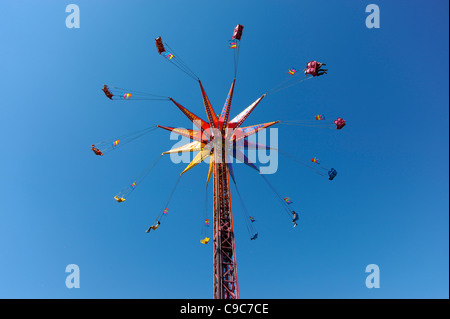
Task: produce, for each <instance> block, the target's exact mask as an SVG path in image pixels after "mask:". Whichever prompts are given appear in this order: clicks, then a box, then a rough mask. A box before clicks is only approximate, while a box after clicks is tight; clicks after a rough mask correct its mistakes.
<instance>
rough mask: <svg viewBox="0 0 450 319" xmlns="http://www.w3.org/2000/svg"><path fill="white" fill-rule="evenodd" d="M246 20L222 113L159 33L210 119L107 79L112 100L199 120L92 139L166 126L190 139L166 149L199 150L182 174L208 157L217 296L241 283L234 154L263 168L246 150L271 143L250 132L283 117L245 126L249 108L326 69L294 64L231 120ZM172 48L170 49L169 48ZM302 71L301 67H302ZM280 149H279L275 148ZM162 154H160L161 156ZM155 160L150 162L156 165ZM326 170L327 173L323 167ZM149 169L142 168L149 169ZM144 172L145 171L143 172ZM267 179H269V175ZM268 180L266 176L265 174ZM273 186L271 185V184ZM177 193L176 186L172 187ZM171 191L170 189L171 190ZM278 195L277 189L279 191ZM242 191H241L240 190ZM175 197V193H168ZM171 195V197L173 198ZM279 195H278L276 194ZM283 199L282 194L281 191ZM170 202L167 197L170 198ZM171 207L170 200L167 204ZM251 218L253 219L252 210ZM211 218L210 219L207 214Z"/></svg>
mask: <svg viewBox="0 0 450 319" xmlns="http://www.w3.org/2000/svg"><path fill="white" fill-rule="evenodd" d="M243 28H244V26H243V25H239V24H238V25H237V26H236V27H235V29H234V32H233V36H232V39H231V40H230V41H229V47H230V49H234V62H235V73H234V79H233V81H232V84H231V88H230V90H229V92H228V96H227V99H226V101H225V104H224V106H223V109H222V112H221V113H220V115H216V113H215V112H214V109H213V107H212V105H211V103H210V101H209V98H208V96H207V95H206V92H205V90H204V88H203V85H202V82H201V81H200V79H199V78H198V77H197V76H196V75H195V73H194V72H192V70H191V69H189V67H188V66H187V65H186V63H184V62H183V61H182V60H181V59H180V57H179V56H178V55H177V54H175V52H174V51H173V50H172V49H171V48H170V47H169V46H168V45H167V44H166V43H163V42H162V39H161V37H159V38H157V39H156V47H157V50H158V53H159V54H160V55H162V56H163V57H165V58H166V60H168V61H169V62H171V63H172V64H173V65H175V66H176V67H177V68H179V69H180V70H181V71H183V72H184V73H186V74H187V75H188V76H190V77H191V78H193V79H194V80H196V81H197V82H198V84H199V85H200V90H201V94H202V98H203V104H204V107H205V111H206V115H207V119H208V121H204V120H202V119H201V118H200V117H198V116H197V115H195V114H194V113H192V112H190V111H189V110H188V109H187V108H185V107H184V106H182V105H181V104H180V103H178V102H176V101H175V100H174V99H172V98H170V97H164V96H159V95H153V94H147V93H142V92H136V91H132V90H126V89H120V88H116V87H112V86H108V85H105V86H104V88H103V91H104V93H105V95H106V96H107V97H108V98H109V99H111V100H166V101H171V102H172V103H174V104H175V105H176V106H177V107H178V109H180V110H181V111H182V112H183V114H184V115H186V117H188V118H189V120H190V121H191V122H192V123H193V125H195V127H196V128H197V129H192V130H190V129H183V128H175V127H167V126H159V125H158V126H156V127H150V128H147V129H144V130H141V131H138V132H135V133H133V134H131V135H127V136H124V137H122V138H119V139H114V140H111V141H103V142H100V143H97V144H93V145H92V150H93V151H94V153H95V154H96V155H100V156H102V155H104V153H107V152H108V151H111V150H114V149H115V148H117V147H118V146H119V145H123V144H124V143H128V142H130V141H132V140H134V139H136V138H138V137H140V136H142V135H144V134H147V133H148V132H151V131H153V130H154V129H156V128H158V127H159V128H162V129H165V130H168V131H170V132H174V133H176V134H179V135H182V136H185V137H188V138H189V139H190V140H192V142H191V143H188V144H186V145H183V146H181V147H178V148H174V149H171V150H169V151H167V152H164V153H163V154H162V155H164V154H171V153H181V152H198V154H197V155H196V156H195V157H194V159H193V160H192V162H191V163H190V164H189V165H188V166H187V167H186V169H185V170H184V171H183V172H182V173H181V174H180V177H181V175H183V174H184V173H185V172H187V171H188V170H190V169H191V168H193V167H194V166H196V165H197V164H199V163H201V162H202V161H205V159H207V158H209V162H210V163H209V171H208V178H207V184H208V183H209V181H210V178H211V177H212V176H213V188H214V214H213V216H214V221H213V229H214V232H213V245H214V249H213V254H214V277H213V283H214V298H215V299H238V298H239V283H238V273H237V264H236V249H235V240H234V239H235V238H234V226H233V210H232V205H231V195H230V178H231V180H232V182H233V183H234V184H236V183H235V181H234V173H233V167H232V164H231V163H232V159H233V158H235V159H238V160H239V161H241V162H244V163H245V164H247V165H248V166H250V167H251V168H253V169H255V170H256V171H258V172H259V168H258V167H257V166H256V165H255V164H254V163H252V162H251V161H250V160H249V159H248V158H247V157H246V156H245V154H244V153H243V150H244V149H273V148H271V147H269V146H266V145H262V144H258V143H254V142H251V141H249V140H248V139H246V138H247V137H249V136H251V135H253V134H255V133H257V132H259V131H262V130H264V129H266V128H268V127H270V126H272V125H274V124H277V123H280V121H274V122H269V123H263V124H258V125H252V126H247V127H241V125H242V124H243V123H244V121H245V120H246V119H247V118H248V116H249V115H250V114H251V112H252V111H253V110H254V109H255V108H256V107H257V105H258V104H259V103H260V102H261V100H262V99H263V98H264V97H266V96H267V95H268V94H272V93H274V92H276V91H279V90H281V89H284V88H286V87H289V86H291V85H294V84H297V83H300V82H303V81H305V80H308V79H311V78H313V77H316V76H319V75H323V74H326V71H327V70H323V69H321V67H322V66H323V65H324V64H323V63H319V62H316V61H311V62H309V63H308V65H307V68H306V69H305V70H304V74H305V75H311V77H306V78H304V79H300V80H298V79H297V78H294V76H295V75H296V74H295V73H296V72H297V71H296V70H295V69H289V72H288V73H289V75H290V78H289V79H288V80H287V81H283V82H282V83H280V84H279V85H277V86H275V87H274V88H273V89H271V90H269V91H268V92H267V93H265V94H263V95H262V96H260V97H259V98H258V99H257V100H256V101H254V102H253V103H252V104H250V105H249V106H248V107H247V108H246V109H244V110H243V111H242V112H241V113H240V114H238V115H237V116H236V117H234V118H233V119H231V120H230V109H231V104H232V100H233V92H234V88H235V82H236V73H237V62H238V59H239V47H240V41H241V36H242V31H243ZM166 47H167V48H168V51H167V50H166ZM299 73H301V72H299ZM324 119H325V118H324V116H323V115H316V118H315V120H314V121H323V120H324ZM317 123H320V125H319V127H327V128H331V127H332V126H333V124H323V123H324V122H317ZM290 124H291V125H303V124H304V122H302V123H290ZM310 124H311V123H310ZM334 124H335V125H336V127H335V128H337V129H341V128H342V127H343V126H345V121H344V120H343V119H342V118H338V119H337V120H336V121H334ZM277 151H278V150H277ZM162 155H161V156H162ZM311 162H313V163H314V164H313V165H316V166H318V164H319V163H318V159H317V158H316V157H314V158H313V159H312V160H311ZM154 164H156V163H153V164H152V166H151V167H153V166H154ZM310 168H312V169H313V170H315V171H316V172H317V173H318V174H319V175H322V176H327V177H328V179H330V180H332V179H334V177H335V176H336V174H337V172H336V170H335V169H333V168H332V169H330V170H328V169H325V168H323V167H320V168H316V167H310ZM324 169H325V171H328V174H325V173H324V172H323V171H321V170H324ZM147 173H148V171H147V172H146V173H145V174H144V175H146V174H147ZM144 177H145V176H142V178H144ZM265 180H266V179H265ZM266 181H267V180H266ZM139 183H140V180H139V179H137V180H136V181H134V182H133V184H131V185H130V186H128V187H126V188H125V189H124V190H122V191H121V192H120V193H119V194H117V195H116V196H115V197H114V198H115V200H116V201H117V202H119V203H120V202H123V201H125V200H126V196H127V195H129V194H130V193H131V192H132V191H133V190H134V189H135V187H136V185H137V184H139ZM269 186H270V185H269ZM172 193H173V192H172ZM171 195H172V194H171ZM277 195H278V194H277ZM239 196H240V195H239ZM170 197H171V196H170ZM170 197H169V200H170ZM278 197H280V196H278ZM280 199H281V197H280ZM282 202H283V204H284V205H285V209H286V207H287V212H288V213H289V214H292V215H291V216H292V218H293V223H294V226H296V225H297V224H296V222H295V221H296V220H297V219H296V218H298V217H297V214H296V213H295V212H294V211H293V210H292V209H290V208H289V204H290V203H291V201H290V199H289V198H287V197H286V198H284V199H282ZM167 204H168V203H167ZM166 207H167V205H166ZM167 212H168V208H166V209H165V210H164V212H162V213H161V214H160V215H159V216H158V217H157V219H156V221H155V224H154V225H152V226H151V227H149V229H148V230H147V232H150V231H152V230H156V229H158V228H159V226H160V224H161V218H162V217H163V216H165V215H167ZM249 217H250V220H251V222H253V221H254V220H253V218H252V217H251V216H249ZM205 222H206V223H207V224H209V220H205ZM256 238H257V233H255V234H253V236H252V238H251V239H256ZM208 241H209V238H208V237H205V239H202V240H201V243H202V244H207V243H208Z"/></svg>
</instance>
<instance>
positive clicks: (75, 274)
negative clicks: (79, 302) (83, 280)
mask: <svg viewBox="0 0 450 319" xmlns="http://www.w3.org/2000/svg"><path fill="white" fill-rule="evenodd" d="M66 272H67V273H69V275H68V276H67V277H66V287H67V288H69V289H72V288H80V267H78V265H76V264H70V265H67V267H66Z"/></svg>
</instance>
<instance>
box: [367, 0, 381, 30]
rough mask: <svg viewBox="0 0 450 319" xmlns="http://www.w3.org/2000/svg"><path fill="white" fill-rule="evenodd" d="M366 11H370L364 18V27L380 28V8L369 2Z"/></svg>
mask: <svg viewBox="0 0 450 319" xmlns="http://www.w3.org/2000/svg"><path fill="white" fill-rule="evenodd" d="M366 12H368V13H370V14H369V15H368V16H367V18H366V27H367V28H368V29H373V28H375V29H379V28H380V8H379V7H378V6H377V5H376V4H369V5H368V6H367V7H366Z"/></svg>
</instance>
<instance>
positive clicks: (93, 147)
mask: <svg viewBox="0 0 450 319" xmlns="http://www.w3.org/2000/svg"><path fill="white" fill-rule="evenodd" d="M91 147H92V151H93V152H94V153H95V155H103V153H102V151H100V150H99V149H98V148H96V147H95V146H94V144H92V145H91Z"/></svg>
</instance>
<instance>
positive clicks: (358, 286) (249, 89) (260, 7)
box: [0, 0, 449, 299]
mask: <svg viewBox="0 0 450 319" xmlns="http://www.w3.org/2000/svg"><path fill="white" fill-rule="evenodd" d="M69 3H70V2H67V3H65V2H61V1H58V2H56V1H39V2H37V1H21V2H20V3H18V2H17V1H11V0H7V1H2V2H1V4H0V43H1V45H0V87H1V92H2V100H1V102H0V105H1V108H0V111H1V112H0V133H1V136H2V143H3V147H2V156H1V157H0V176H1V178H0V191H1V194H2V205H1V209H0V212H1V213H0V216H1V222H0V256H1V258H0V297H1V298H212V273H213V269H212V265H213V263H212V262H213V258H212V245H211V244H209V245H207V246H204V245H201V244H200V243H199V240H200V235H201V227H202V222H203V206H204V195H205V193H204V192H205V187H204V185H205V180H206V175H207V166H206V165H205V164H202V165H199V166H197V167H195V168H194V169H192V170H191V171H190V172H189V173H187V174H185V175H183V177H182V179H181V181H180V184H179V186H178V188H177V190H176V192H175V194H174V197H173V200H172V202H171V203H170V213H169V216H168V217H167V218H166V219H165V220H164V224H162V226H161V227H160V229H158V231H157V232H155V233H152V234H150V235H149V234H146V233H145V230H146V229H147V227H148V226H149V225H150V224H151V223H153V221H154V219H155V218H156V216H157V215H158V214H159V213H160V212H161V209H162V207H163V206H164V202H165V201H166V198H167V196H168V194H169V193H170V191H171V189H172V187H173V184H174V183H175V181H176V179H177V176H178V174H179V173H180V172H181V171H182V170H183V169H184V167H185V165H184V164H180V165H175V164H173V163H171V162H170V160H169V158H163V159H162V160H161V161H160V162H159V163H158V166H157V169H155V170H153V171H152V172H151V173H150V175H149V176H148V177H147V178H146V179H145V180H144V182H143V183H142V185H140V186H139V187H138V188H137V189H136V190H135V191H134V192H133V195H132V196H131V197H130V198H129V200H128V201H126V202H125V203H121V204H118V203H116V202H115V201H114V200H113V198H112V197H113V196H114V195H115V194H116V193H117V192H118V191H120V190H121V189H122V188H123V187H125V186H126V185H128V184H129V183H130V182H131V181H132V180H133V178H134V177H135V176H137V175H138V174H139V173H140V172H141V171H142V170H143V169H144V168H145V167H146V166H147V165H148V164H149V163H150V162H151V161H153V160H154V159H155V158H156V157H157V156H158V154H160V153H161V152H162V151H165V150H168V149H170V148H171V147H172V145H173V144H174V141H170V140H169V133H168V132H166V131H163V130H157V131H155V132H153V133H151V134H149V135H147V136H145V137H143V138H141V139H140V140H137V141H135V142H134V143H132V144H129V145H126V146H124V147H123V148H120V149H118V150H117V151H114V152H111V153H109V154H108V155H107V156H103V157H98V156H95V155H94V154H93V153H92V152H91V151H90V145H91V144H92V143H95V142H98V141H101V140H104V139H107V138H108V139H109V138H114V137H115V136H117V135H118V134H123V133H127V132H132V131H135V130H138V129H141V128H145V127H148V126H151V125H155V124H160V125H167V126H185V127H189V122H188V120H187V119H186V118H185V117H184V115H183V114H181V112H179V110H178V109H176V107H175V106H174V105H172V104H170V103H168V102H148V101H136V102H134V103H133V102H129V103H127V102H117V103H114V102H112V101H110V100H108V99H107V98H106V97H105V96H104V94H103V92H101V90H100V89H101V88H102V86H103V84H110V85H114V86H118V87H125V88H131V89H135V90H140V91H144V92H149V93H155V94H160V95H164V96H171V97H173V98H174V99H176V100H177V101H179V102H180V103H182V104H183V105H185V106H186V107H188V108H189V109H190V110H191V111H193V112H194V113H196V114H198V115H200V116H201V117H203V118H205V119H206V116H205V114H204V109H203V106H202V102H201V95H200V90H199V89H198V85H197V84H196V83H195V82H194V81H192V80H191V79H190V78H188V77H187V76H185V75H184V74H183V73H182V72H180V71H179V70H178V69H176V68H174V67H173V66H172V65H170V64H169V63H167V62H166V61H164V59H163V58H161V57H160V56H159V55H158V54H157V52H156V49H155V45H154V39H155V38H156V37H157V36H162V38H163V39H164V40H165V41H166V42H167V43H169V44H170V45H171V47H173V48H174V49H175V50H176V51H177V52H179V53H181V55H182V57H183V60H184V61H185V62H187V63H188V65H189V66H190V67H191V69H193V70H194V71H195V72H196V74H197V75H198V76H199V77H200V78H201V80H202V82H203V84H204V86H205V89H206V92H207V93H208V95H209V98H210V100H211V101H212V103H213V105H214V107H215V109H216V111H217V113H219V111H220V109H221V107H222V105H223V103H224V101H225V98H226V94H227V92H228V89H229V86H230V84H231V81H232V78H233V58H232V54H231V52H230V51H231V50H230V49H228V47H227V41H228V40H229V39H230V37H231V35H232V31H233V28H234V26H235V25H236V24H238V23H240V24H244V25H245V29H244V33H243V37H242V43H241V49H240V60H239V71H238V78H237V82H236V90H235V96H234V99H233V105H232V113H231V116H235V115H236V114H238V113H239V112H240V111H241V110H242V109H243V108H244V107H246V106H247V105H249V104H250V103H251V102H253V101H254V100H255V99H256V98H257V97H258V96H260V95H261V94H262V93H264V92H266V91H267V90H268V89H270V88H271V87H273V86H274V85H275V84H277V83H279V82H280V81H282V80H283V79H285V78H286V76H288V75H287V74H286V72H287V69H288V68H290V67H297V68H299V69H300V68H302V67H303V65H304V64H305V63H306V62H307V61H310V60H313V59H314V60H318V61H323V62H326V63H327V67H328V69H329V72H328V75H326V76H323V77H319V78H315V79H312V80H310V81H306V82H304V83H301V84H300V85H298V86H293V87H291V88H289V89H286V90H283V91H280V92H279V93H277V94H274V95H271V96H268V97H267V98H266V99H264V100H263V102H261V104H260V105H259V106H258V108H257V109H256V110H255V111H254V112H253V113H252V115H251V116H250V117H249V119H248V120H247V121H246V124H248V125H250V124H258V123H263V122H269V121H273V120H287V119H294V120H296V119H299V120H301V119H308V118H311V116H313V115H315V114H319V113H323V114H325V115H326V116H327V117H329V118H333V117H338V116H341V117H343V118H344V119H346V120H347V122H348V125H347V126H346V127H345V128H344V129H342V130H340V131H338V130H328V129H318V128H309V127H296V126H287V125H286V126H283V125H280V126H278V133H279V138H280V139H279V147H280V148H281V149H283V150H286V151H289V152H290V153H292V154H295V155H296V156H298V157H299V158H306V159H309V158H311V157H313V156H317V157H319V158H320V159H321V161H322V162H323V163H324V165H326V166H327V167H330V166H332V167H335V168H336V169H337V171H338V172H339V174H338V176H337V177H336V179H335V180H333V181H332V182H330V181H328V180H327V179H326V178H322V177H320V176H318V175H316V174H314V173H313V172H312V171H310V170H308V169H305V168H304V167H303V166H301V165H298V164H297V163H295V162H293V161H292V160H290V159H288V158H286V157H283V156H281V155H280V157H279V167H278V171H277V173H276V174H274V175H270V176H268V179H269V180H270V182H271V183H272V184H273V185H274V186H275V187H276V188H277V190H278V191H279V192H280V193H282V194H283V195H286V196H289V197H291V198H292V199H293V200H294V202H295V203H294V204H293V205H294V207H295V209H296V210H297V211H299V212H300V225H299V226H300V227H297V228H296V229H293V228H292V224H291V222H290V220H289V219H288V218H286V216H285V214H284V213H283V211H282V207H281V205H280V203H279V201H277V199H276V197H275V195H274V194H273V193H272V192H271V191H270V189H269V188H268V187H267V185H265V184H264V183H262V182H261V178H260V177H259V176H257V173H256V172H255V171H252V170H251V169H249V168H248V167H245V166H244V165H242V164H236V165H235V175H236V179H237V182H238V185H239V189H240V192H241V194H242V195H243V196H244V197H245V202H246V207H247V209H248V210H249V213H250V214H252V215H253V216H255V218H256V219H257V222H256V227H257V228H258V231H259V238H258V239H257V240H255V241H250V240H249V238H248V234H247V232H246V229H245V226H244V220H243V218H244V217H243V214H241V213H240V212H241V211H242V207H241V205H240V202H239V201H238V200H237V196H236V193H235V192H234V190H232V198H233V208H234V216H235V230H236V247H237V262H238V275H239V285H240V294H241V298H295V299H297V298H448V282H449V278H448V270H449V255H448V251H449V246H448V242H449V240H448V239H449V232H448V230H449V229H448V227H449V226H448V225H449V220H448V209H449V199H448V191H449V189H448V188H449V183H448V176H449V171H448V167H449V165H448V164H449V157H448V155H449V148H448V145H449V140H448V134H449V123H448V119H449V113H448V104H449V101H448V96H449V95H448V84H449V83H448V82H449V76H448V70H449V66H448V52H449V45H448V22H449V21H448V9H449V8H448V1H414V2H409V3H406V2H395V3H393V2H392V1H377V2H375V3H376V4H377V5H378V6H379V8H380V13H381V16H380V17H381V28H379V29H368V28H366V25H365V19H366V16H367V15H368V14H367V13H365V7H366V6H367V5H368V4H370V3H372V2H364V1H277V2H275V1H226V2H224V1H177V0H174V1H127V2H125V1H95V2H93V1H76V2H74V3H75V4H77V5H78V6H79V8H80V28H79V29H68V28H66V25H65V19H66V17H67V15H68V13H66V12H65V7H66V5H67V4H69ZM211 193H212V192H211V189H210V203H211V202H212V198H211V196H212V194H211ZM211 208H212V207H211ZM209 214H210V215H209V216H210V217H211V218H212V212H211V211H210V212H209ZM68 264H77V265H78V266H79V267H80V274H81V276H80V288H79V289H68V288H66V286H65V278H66V276H67V275H68V274H67V273H65V268H66V266H67V265H68ZM368 264H377V265H378V266H379V267H380V286H381V287H380V288H379V289H368V288H366V286H365V279H366V276H367V274H366V273H365V268H366V266H367V265H368Z"/></svg>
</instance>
